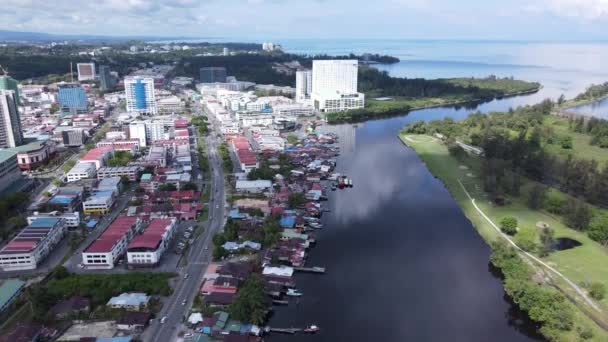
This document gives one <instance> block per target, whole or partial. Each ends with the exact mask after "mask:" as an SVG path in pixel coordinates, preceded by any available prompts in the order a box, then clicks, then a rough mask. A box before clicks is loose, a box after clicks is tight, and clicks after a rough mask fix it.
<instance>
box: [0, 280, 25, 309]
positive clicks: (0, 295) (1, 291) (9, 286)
mask: <svg viewBox="0 0 608 342" xmlns="http://www.w3.org/2000/svg"><path fill="white" fill-rule="evenodd" d="M24 285H25V282H24V281H21V280H19V279H7V280H5V281H3V282H0V308H1V307H4V305H6V303H8V301H9V300H10V299H11V298H13V296H14V295H15V293H17V292H19V290H21V288H22V287H23V286H24Z"/></svg>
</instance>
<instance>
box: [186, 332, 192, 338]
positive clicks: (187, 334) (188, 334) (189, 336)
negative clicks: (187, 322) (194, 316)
mask: <svg viewBox="0 0 608 342" xmlns="http://www.w3.org/2000/svg"><path fill="white" fill-rule="evenodd" d="M191 337H194V334H193V333H185V334H184V338H191Z"/></svg>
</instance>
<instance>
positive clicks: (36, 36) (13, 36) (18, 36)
mask: <svg viewBox="0 0 608 342" xmlns="http://www.w3.org/2000/svg"><path fill="white" fill-rule="evenodd" d="M193 38H194V39H199V37H158V36H103V35H99V36H97V35H71V34H50V33H41V32H22V31H9V30H0V42H50V41H63V40H68V41H89V42H94V41H126V40H146V41H152V40H179V39H193ZM200 39H204V38H200Z"/></svg>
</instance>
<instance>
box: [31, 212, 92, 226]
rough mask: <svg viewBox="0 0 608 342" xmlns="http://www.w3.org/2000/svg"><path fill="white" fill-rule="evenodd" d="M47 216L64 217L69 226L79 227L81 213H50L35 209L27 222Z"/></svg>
mask: <svg viewBox="0 0 608 342" xmlns="http://www.w3.org/2000/svg"><path fill="white" fill-rule="evenodd" d="M46 218H60V219H64V220H65V224H66V226H67V227H68V228H78V226H80V213H79V212H78V211H76V212H73V213H61V212H59V211H52V212H50V213H39V212H37V211H35V212H33V214H32V215H31V216H28V217H27V224H32V222H34V220H37V219H46Z"/></svg>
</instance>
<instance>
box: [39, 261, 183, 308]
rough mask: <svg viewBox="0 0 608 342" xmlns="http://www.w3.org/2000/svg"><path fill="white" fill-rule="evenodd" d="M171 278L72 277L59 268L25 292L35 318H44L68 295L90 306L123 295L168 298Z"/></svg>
mask: <svg viewBox="0 0 608 342" xmlns="http://www.w3.org/2000/svg"><path fill="white" fill-rule="evenodd" d="M173 277H175V274H174V273H160V272H159V273H151V272H131V273H128V274H73V273H69V272H67V271H66V270H65V268H63V267H59V268H57V269H56V270H54V271H53V274H52V277H51V279H50V280H49V281H48V282H47V283H46V284H41V285H33V286H31V287H30V289H29V290H28V291H29V296H30V298H31V302H32V304H33V305H34V311H35V313H36V316H38V317H44V315H45V314H46V312H48V310H49V308H50V307H51V306H53V305H54V304H55V303H57V302H58V301H60V300H62V299H66V298H69V297H71V296H83V297H87V298H89V299H91V304H92V305H93V307H96V306H100V305H105V304H106V303H107V301H108V300H109V299H110V298H111V297H114V296H117V295H120V294H121V293H123V292H143V293H146V294H148V295H160V296H168V295H170V294H171V287H170V286H169V283H168V281H169V279H170V278H173Z"/></svg>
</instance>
